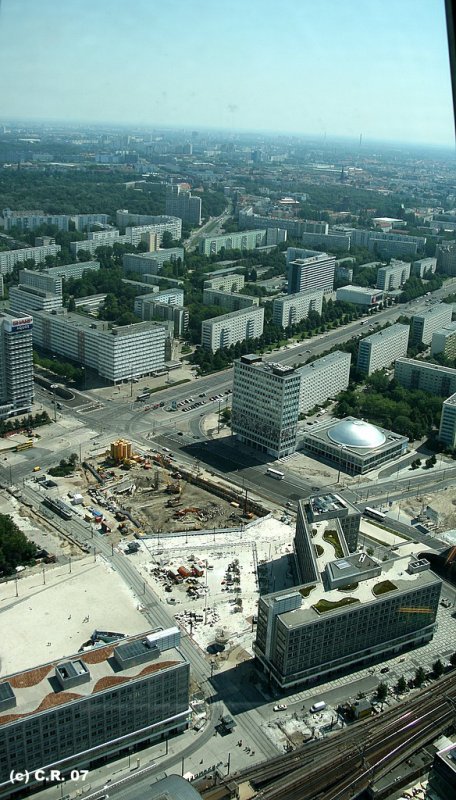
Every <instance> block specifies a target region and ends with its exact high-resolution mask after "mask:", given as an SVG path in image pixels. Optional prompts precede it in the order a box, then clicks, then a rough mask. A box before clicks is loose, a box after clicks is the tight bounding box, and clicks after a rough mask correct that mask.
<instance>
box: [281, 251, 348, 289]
mask: <svg viewBox="0 0 456 800" xmlns="http://www.w3.org/2000/svg"><path fill="white" fill-rule="evenodd" d="M302 252H303V253H305V254H306V255H303V256H302V257H299V258H296V259H295V260H294V261H288V260H287V261H288V294H297V293H298V292H303V291H304V290H305V289H323V291H324V292H325V294H326V293H329V292H332V290H333V286H334V270H335V267H336V257H335V256H332V255H328V253H319V252H317V251H315V250H303V251H302Z"/></svg>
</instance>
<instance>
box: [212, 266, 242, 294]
mask: <svg viewBox="0 0 456 800" xmlns="http://www.w3.org/2000/svg"><path fill="white" fill-rule="evenodd" d="M219 273H220V270H217V274H216V275H215V277H214V274H213V273H211V275H212V277H210V278H209V279H208V280H206V281H204V283H203V289H217V291H220V292H239V291H240V290H241V289H243V288H244V284H245V278H244V276H243V275H238V274H237V273H235V272H233V273H230V274H227V273H226V271H223V275H220V274H219Z"/></svg>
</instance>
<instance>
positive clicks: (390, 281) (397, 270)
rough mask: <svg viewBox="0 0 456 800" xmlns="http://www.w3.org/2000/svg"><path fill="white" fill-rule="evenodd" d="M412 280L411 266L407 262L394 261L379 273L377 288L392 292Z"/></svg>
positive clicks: (380, 269)
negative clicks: (409, 279)
mask: <svg viewBox="0 0 456 800" xmlns="http://www.w3.org/2000/svg"><path fill="white" fill-rule="evenodd" d="M408 278H410V264H407V263H406V262H405V261H392V262H391V264H389V265H388V266H387V267H380V268H379V270H378V271H377V288H378V289H383V291H385V292H390V291H392V290H393V289H399V288H400V286H402V285H403V284H404V283H405V281H406V280H407V279H408Z"/></svg>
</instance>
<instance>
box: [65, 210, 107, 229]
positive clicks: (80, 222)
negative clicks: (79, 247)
mask: <svg viewBox="0 0 456 800" xmlns="http://www.w3.org/2000/svg"><path fill="white" fill-rule="evenodd" d="M108 219H109V217H108V215H107V214H73V215H72V216H71V221H72V222H74V225H75V228H76V230H77V231H85V230H86V229H87V228H90V227H92V225H107V224H108Z"/></svg>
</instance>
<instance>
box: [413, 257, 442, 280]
mask: <svg viewBox="0 0 456 800" xmlns="http://www.w3.org/2000/svg"><path fill="white" fill-rule="evenodd" d="M436 269H437V259H436V258H420V259H418V261H414V262H413V263H412V275H416V276H417V277H418V278H424V276H425V275H426V274H427V273H429V272H432V273H434V272H435V271H436Z"/></svg>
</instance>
